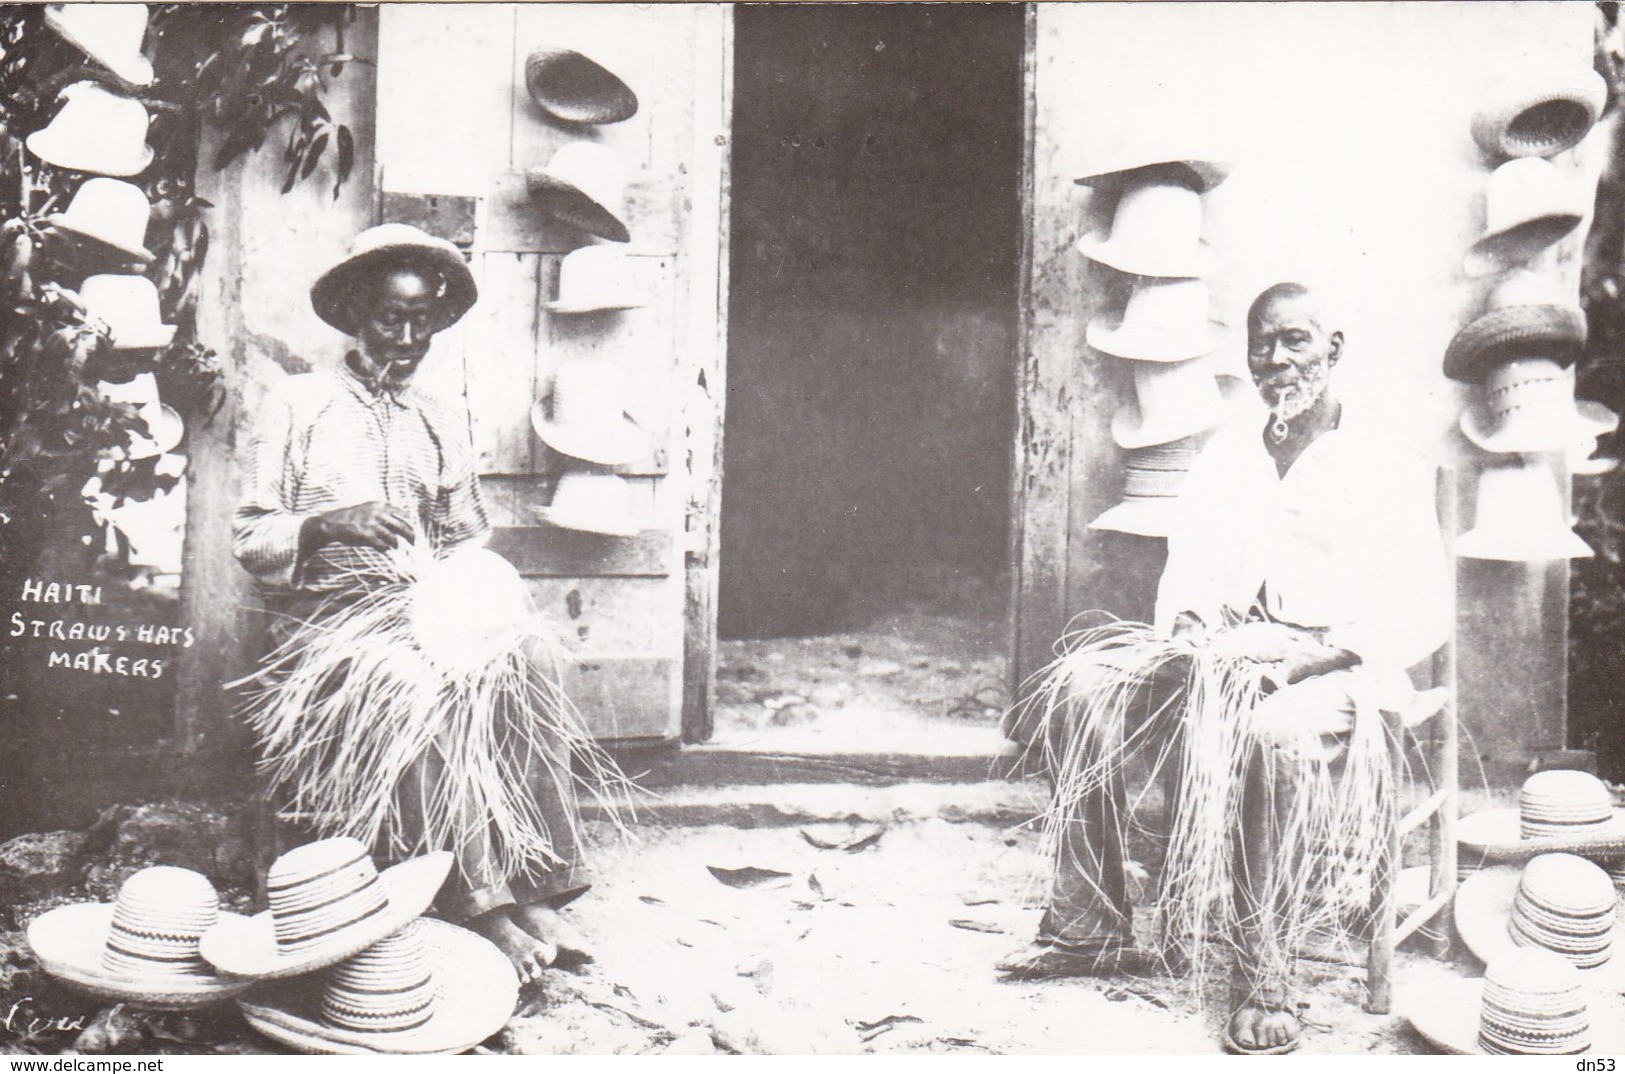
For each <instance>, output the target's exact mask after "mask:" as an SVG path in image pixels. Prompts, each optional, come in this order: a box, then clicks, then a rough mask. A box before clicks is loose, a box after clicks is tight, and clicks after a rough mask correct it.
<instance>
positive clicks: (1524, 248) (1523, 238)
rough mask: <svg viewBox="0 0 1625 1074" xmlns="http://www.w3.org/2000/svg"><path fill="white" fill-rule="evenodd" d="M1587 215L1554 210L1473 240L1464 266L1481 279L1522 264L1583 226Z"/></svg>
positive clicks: (1465, 269)
mask: <svg viewBox="0 0 1625 1074" xmlns="http://www.w3.org/2000/svg"><path fill="white" fill-rule="evenodd" d="M1584 215H1585V212H1584V210H1579V211H1576V210H1574V209H1569V208H1565V209H1554V210H1553V211H1551V212H1547V213H1542V214H1541V215H1540V216H1536V217H1533V218H1531V219H1529V220H1522V221H1519V222H1518V223H1516V224H1513V225H1512V226H1511V227H1507V228H1503V229H1501V230H1500V231H1495V232H1491V233H1489V234H1487V235H1485V236H1484V237H1483V238H1481V239H1479V240H1478V241H1477V242H1475V243H1473V245H1472V248H1471V249H1469V250H1468V251H1467V256H1466V257H1464V258H1462V262H1461V266H1462V269H1463V271H1465V272H1466V273H1467V275H1469V276H1472V277H1475V278H1477V277H1483V276H1493V275H1495V274H1496V273H1498V272H1504V271H1506V270H1507V269H1509V268H1512V267H1513V266H1514V265H1521V264H1523V263H1524V262H1525V261H1528V260H1529V259H1530V258H1532V257H1534V256H1535V255H1536V254H1538V253H1540V252H1541V251H1542V250H1544V249H1546V248H1547V247H1549V246H1552V245H1553V244H1555V243H1557V242H1559V241H1561V240H1562V238H1563V237H1564V236H1565V235H1567V234H1568V233H1569V232H1571V231H1573V230H1574V229H1575V228H1577V227H1579V226H1580V220H1581V218H1582V217H1583V216H1584Z"/></svg>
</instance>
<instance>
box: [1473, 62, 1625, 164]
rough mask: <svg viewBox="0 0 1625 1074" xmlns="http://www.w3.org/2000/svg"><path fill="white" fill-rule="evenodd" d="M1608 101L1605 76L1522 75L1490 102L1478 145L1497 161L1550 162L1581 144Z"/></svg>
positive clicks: (1493, 93)
mask: <svg viewBox="0 0 1625 1074" xmlns="http://www.w3.org/2000/svg"><path fill="white" fill-rule="evenodd" d="M1607 96H1608V87H1607V86H1606V85H1605V84H1604V83H1603V80H1602V76H1601V75H1599V74H1598V73H1597V72H1596V71H1593V70H1592V69H1591V68H1589V67H1583V66H1580V65H1579V64H1575V65H1574V66H1572V67H1562V68H1558V69H1556V70H1544V71H1543V70H1524V71H1520V72H1519V73H1518V74H1516V75H1514V76H1512V77H1510V78H1507V79H1504V80H1502V81H1501V82H1498V83H1497V84H1496V85H1495V86H1493V87H1492V88H1491V89H1490V91H1489V93H1488V94H1487V95H1486V96H1485V98H1484V105H1483V107H1482V108H1480V109H1479V110H1478V113H1477V114H1476V115H1475V116H1473V140H1474V141H1476V142H1478V144H1479V145H1480V146H1481V147H1482V148H1483V149H1484V151H1485V152H1486V153H1489V154H1491V155H1492V156H1496V157H1550V156H1553V155H1554V154H1557V153H1561V152H1563V151H1564V150H1565V149H1572V148H1573V147H1574V146H1576V145H1578V144H1580V140H1581V139H1582V138H1584V137H1585V136H1586V134H1587V133H1588V132H1589V131H1590V130H1591V127H1592V125H1593V124H1595V123H1596V122H1597V117H1598V116H1599V115H1601V114H1602V106H1603V101H1604V100H1605V99H1606V98H1607Z"/></svg>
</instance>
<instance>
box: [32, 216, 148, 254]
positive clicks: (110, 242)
mask: <svg viewBox="0 0 1625 1074" xmlns="http://www.w3.org/2000/svg"><path fill="white" fill-rule="evenodd" d="M45 222H46V223H47V224H49V225H50V226H51V227H53V228H55V229H56V231H57V232H58V233H60V234H62V235H65V236H67V237H68V238H69V239H71V240H72V241H74V242H76V243H78V244H79V245H80V246H84V247H87V248H89V249H90V250H91V251H92V252H93V253H95V254H97V255H99V256H100V258H101V259H103V260H109V261H117V262H118V263H120V264H122V263H124V262H126V261H132V260H133V261H139V262H141V263H142V264H147V263H149V262H151V261H152V258H153V253H152V251H151V250H149V249H147V248H146V247H145V246H139V245H131V244H126V243H122V242H119V241H118V240H117V239H112V238H108V237H107V236H105V235H97V234H95V233H94V232H90V231H83V230H80V229H79V228H76V227H74V226H73V222H72V221H71V220H70V219H69V218H68V214H67V213H52V214H51V215H50V216H47V217H46V218H45ZM121 254H122V255H126V256H123V257H120V256H119V255H121Z"/></svg>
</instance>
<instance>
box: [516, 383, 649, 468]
mask: <svg viewBox="0 0 1625 1074" xmlns="http://www.w3.org/2000/svg"><path fill="white" fill-rule="evenodd" d="M624 399H625V379H624V378H623V377H622V376H621V373H620V371H619V370H617V369H616V368H615V367H614V366H611V365H608V364H606V363H603V362H595V361H586V360H576V361H568V362H562V363H560V364H559V367H558V369H557V370H555V371H554V373H553V376H552V381H551V385H550V387H549V388H548V392H547V396H546V397H545V399H544V400H542V401H540V402H537V403H535V404H533V405H532V406H531V408H530V424H531V427H532V428H534V429H535V430H536V435H537V436H539V437H541V439H542V443H544V444H546V445H547V446H548V447H550V448H552V449H553V450H554V451H557V452H558V453H559V454H561V455H568V456H569V457H570V458H572V459H581V460H583V461H585V462H595V463H598V464H599V465H601V466H623V465H625V464H626V463H629V462H636V461H637V460H638V459H641V458H643V457H644V456H645V455H647V454H649V452H650V450H651V449H652V445H651V444H650V442H649V434H648V433H647V432H645V431H644V430H643V427H642V426H641V425H639V424H638V423H637V422H635V421H633V420H632V418H631V416H630V415H628V414H627V413H626V409H625V402H624Z"/></svg>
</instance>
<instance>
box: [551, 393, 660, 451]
mask: <svg viewBox="0 0 1625 1074" xmlns="http://www.w3.org/2000/svg"><path fill="white" fill-rule="evenodd" d="M530 426H531V428H532V429H535V430H536V435H537V436H538V437H540V438H541V441H542V443H544V444H546V445H547V446H548V447H550V448H552V449H553V450H554V451H557V452H558V453H559V454H561V455H568V456H569V457H570V458H572V459H580V460H582V461H583V462H595V463H598V464H599V465H600V466H624V465H625V464H627V463H629V462H636V461H638V460H639V459H641V458H643V457H644V456H646V455H648V454H649V452H650V451H651V450H652V448H651V445H650V442H649V434H648V433H646V432H644V430H643V427H642V426H641V425H639V424H638V423H637V422H635V421H633V420H632V419H631V417H630V416H628V415H626V414H622V415H621V419H620V421H619V422H618V423H617V424H615V425H607V426H596V425H595V426H581V425H562V424H560V423H558V422H555V421H550V420H548V418H547V414H546V412H545V411H544V410H543V408H542V404H540V403H532V404H531V408H530Z"/></svg>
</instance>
